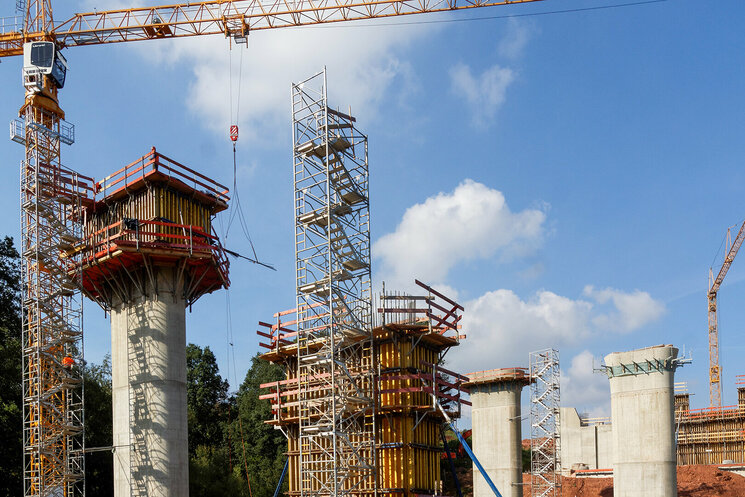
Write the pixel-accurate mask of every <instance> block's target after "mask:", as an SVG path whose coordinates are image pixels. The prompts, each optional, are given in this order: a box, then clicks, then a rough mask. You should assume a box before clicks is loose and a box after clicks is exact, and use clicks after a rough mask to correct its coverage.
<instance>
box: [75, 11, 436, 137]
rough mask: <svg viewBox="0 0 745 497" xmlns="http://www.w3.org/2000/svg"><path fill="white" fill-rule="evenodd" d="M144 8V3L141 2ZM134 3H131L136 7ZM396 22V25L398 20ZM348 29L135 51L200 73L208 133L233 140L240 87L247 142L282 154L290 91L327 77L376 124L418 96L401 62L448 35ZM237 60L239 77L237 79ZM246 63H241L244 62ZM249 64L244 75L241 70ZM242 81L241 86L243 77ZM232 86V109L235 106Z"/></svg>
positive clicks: (193, 103) (195, 92) (194, 105)
mask: <svg viewBox="0 0 745 497" xmlns="http://www.w3.org/2000/svg"><path fill="white" fill-rule="evenodd" d="M138 2H142V0H138ZM130 3H132V2H130ZM87 5H88V7H89V8H93V7H97V8H99V10H100V9H104V8H115V7H119V6H121V0H89V1H88V2H87ZM393 22H395V20H394V21H393ZM366 26H367V23H366V22H364V21H360V22H356V23H355V24H354V27H344V26H342V25H333V26H318V27H307V28H291V29H276V30H268V31H256V32H254V33H252V34H251V35H250V37H249V42H250V47H249V48H245V47H243V46H235V45H234V46H233V47H232V50H229V49H228V47H229V46H230V44H229V41H228V40H227V39H225V38H224V37H222V36H219V35H218V36H199V37H194V38H181V39H178V40H167V41H166V40H161V41H159V42H157V43H155V42H147V43H143V44H133V46H136V48H135V49H136V50H139V54H140V55H141V56H142V57H143V58H144V59H145V60H146V61H148V62H150V63H151V64H153V65H157V66H159V67H163V66H165V67H168V68H173V67H188V68H189V69H190V71H191V72H192V73H193V76H194V77H193V79H192V80H191V81H190V83H189V87H188V95H187V97H186V103H187V105H188V107H189V109H190V110H191V111H192V112H193V113H194V114H195V115H196V116H198V117H200V118H201V119H203V122H204V125H205V127H206V128H208V129H211V130H213V131H215V132H216V133H220V134H227V127H228V124H229V123H230V121H231V119H230V116H231V112H233V113H235V110H236V108H237V105H238V103H237V101H238V92H239V90H238V88H239V86H240V95H241V102H240V118H239V120H238V121H239V122H238V124H239V125H240V126H241V139H242V140H243V139H244V138H251V139H253V140H254V143H259V144H262V145H264V146H270V147H276V146H283V145H285V143H284V141H283V140H286V141H287V143H289V140H290V139H289V136H290V85H291V83H293V82H298V81H301V80H304V79H306V78H308V77H310V76H311V75H313V74H315V73H317V72H318V71H321V70H322V69H323V67H324V65H325V66H326V67H327V70H328V94H329V103H330V105H332V106H334V107H336V106H339V107H340V108H342V109H344V111H345V112H347V111H348V110H349V108H350V107H351V111H352V113H353V114H355V115H357V116H358V117H360V118H363V119H364V122H366V123H369V122H370V121H372V120H374V119H375V116H376V113H377V110H378V108H379V107H380V106H381V105H383V104H384V103H386V104H388V105H390V103H391V102H394V103H396V104H397V105H403V104H404V103H403V100H405V97H406V95H410V94H411V93H412V92H416V91H418V85H419V83H418V81H417V78H416V76H415V75H414V73H413V71H412V69H411V65H410V64H409V62H408V61H406V60H405V58H404V57H403V56H402V54H403V53H405V52H406V50H407V49H408V48H409V47H410V46H411V45H412V44H413V43H415V42H417V41H418V40H421V39H424V38H426V37H427V36H430V35H431V34H432V33H435V32H437V31H438V30H440V29H441V28H440V27H438V26H435V25H407V26H405V27H396V26H380V27H366ZM231 56H232V75H231ZM241 58H242V62H241ZM241 64H242V68H243V69H242V71H239V68H240V67H241ZM241 72H242V78H241V82H240V85H239V82H238V80H239V74H240V73H241ZM231 83H232V88H233V89H232V92H233V108H232V109H231V106H230V84H231Z"/></svg>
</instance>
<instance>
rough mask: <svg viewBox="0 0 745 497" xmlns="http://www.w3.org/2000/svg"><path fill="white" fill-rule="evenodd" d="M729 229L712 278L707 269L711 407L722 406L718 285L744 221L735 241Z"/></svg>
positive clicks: (743, 237)
mask: <svg viewBox="0 0 745 497" xmlns="http://www.w3.org/2000/svg"><path fill="white" fill-rule="evenodd" d="M730 237H731V234H730V230H729V229H728V230H727V246H728V247H729V248H728V250H727V255H726V256H725V257H724V262H723V263H722V267H721V268H720V269H719V273H718V274H717V276H716V278H714V272H713V271H712V269H709V291H708V293H707V297H708V301H709V405H710V406H711V407H722V384H721V375H722V368H721V366H720V365H719V326H718V319H717V316H718V309H717V293H719V287H720V286H721V285H722V282H723V281H724V277H725V276H726V275H727V271H729V268H730V266H732V262H733V261H734V260H735V256H736V255H737V251H738V250H740V247H741V246H742V242H743V241H744V240H745V222H743V223H742V226H740V231H738V232H737V236H736V237H735V241H734V242H731V239H730Z"/></svg>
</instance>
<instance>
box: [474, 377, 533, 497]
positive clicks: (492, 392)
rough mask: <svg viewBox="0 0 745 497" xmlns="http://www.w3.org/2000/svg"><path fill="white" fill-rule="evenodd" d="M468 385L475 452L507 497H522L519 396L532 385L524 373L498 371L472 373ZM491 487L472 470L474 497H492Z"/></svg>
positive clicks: (490, 476)
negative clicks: (471, 404) (525, 387)
mask: <svg viewBox="0 0 745 497" xmlns="http://www.w3.org/2000/svg"><path fill="white" fill-rule="evenodd" d="M468 377H469V381H468V383H466V384H465V385H466V386H467V387H468V388H469V389H470V391H471V402H472V403H473V406H472V408H471V426H472V428H473V431H472V440H473V452H474V454H475V455H476V457H477V458H478V460H479V462H480V463H481V465H482V466H483V467H484V469H485V470H486V472H487V474H488V475H489V478H491V480H492V482H494V484H495V485H496V486H497V490H499V492H500V493H501V494H502V495H503V496H504V497H522V495H523V487H522V482H523V474H522V469H523V463H522V428H521V424H522V423H521V420H520V417H521V410H520V394H521V392H522V389H523V387H524V386H525V385H527V384H528V383H529V379H528V375H527V374H526V372H525V370H523V369H518V368H510V369H496V370H491V371H483V372H480V373H472V374H470V375H468ZM493 496H494V493H493V492H492V490H491V488H489V485H488V484H487V483H486V480H485V479H484V477H483V476H481V473H480V472H479V470H478V468H476V465H475V464H474V466H473V497H493Z"/></svg>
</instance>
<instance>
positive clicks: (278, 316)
mask: <svg viewBox="0 0 745 497" xmlns="http://www.w3.org/2000/svg"><path fill="white" fill-rule="evenodd" d="M322 305H327V304H325V303H321V302H319V303H316V304H312V305H309V306H304V307H301V308H300V311H301V312H302V313H303V314H304V311H307V310H309V309H314V308H317V307H320V306H322ZM297 315H298V310H297V309H289V310H286V311H281V312H277V313H275V314H274V316H273V317H274V319H275V322H274V324H272V323H267V322H264V321H259V326H261V327H262V328H263V331H262V330H256V334H257V335H259V336H260V337H263V338H266V339H268V340H269V343H264V342H259V346H261V347H264V348H265V349H270V350H276V349H277V348H279V347H281V346H284V345H290V344H292V342H293V340H295V339H296V338H297V335H298V331H297V330H298V324H303V323H308V322H311V321H316V320H319V319H322V318H324V317H326V316H328V312H323V313H320V314H311V315H308V316H307V317H305V318H302V319H298V317H297ZM288 316H289V318H288ZM291 327H292V328H291ZM326 328H328V324H323V325H320V326H311V327H305V326H303V327H302V330H303V333H305V334H309V333H318V332H320V331H323V330H324V329H326Z"/></svg>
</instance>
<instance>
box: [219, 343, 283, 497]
mask: <svg viewBox="0 0 745 497" xmlns="http://www.w3.org/2000/svg"><path fill="white" fill-rule="evenodd" d="M282 379H284V373H283V372H282V368H281V367H279V366H278V365H276V364H273V363H270V362H267V361H264V360H263V359H261V358H260V357H259V355H258V354H257V355H256V356H254V357H253V358H252V359H251V367H250V368H249V370H248V372H247V373H246V378H245V380H244V382H243V384H242V385H241V387H240V389H239V390H238V394H237V399H236V402H237V404H238V419H237V420H235V421H233V422H232V423H231V427H230V430H231V440H232V443H233V447H234V448H235V451H234V453H235V454H236V457H237V458H238V459H239V460H240V464H241V465H242V467H241V468H240V470H241V472H242V473H243V474H244V475H245V468H246V467H247V468H248V477H249V479H250V484H251V493H252V495H253V497H271V496H272V495H273V494H274V490H275V488H276V486H277V482H278V481H279V476H280V474H281V473H282V468H283V467H284V463H285V459H286V458H287V456H286V455H285V452H286V451H287V441H286V439H285V437H284V435H282V433H281V432H280V431H279V430H275V429H274V428H273V427H272V426H271V425H268V424H266V423H265V421H268V420H270V419H271V418H272V412H271V404H270V403H269V401H268V400H262V399H259V396H260V395H261V394H262V393H265V392H264V391H262V389H261V387H260V385H261V384H262V383H269V382H272V381H278V380H282ZM244 453H245V457H244ZM286 485H287V482H285V488H286Z"/></svg>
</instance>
